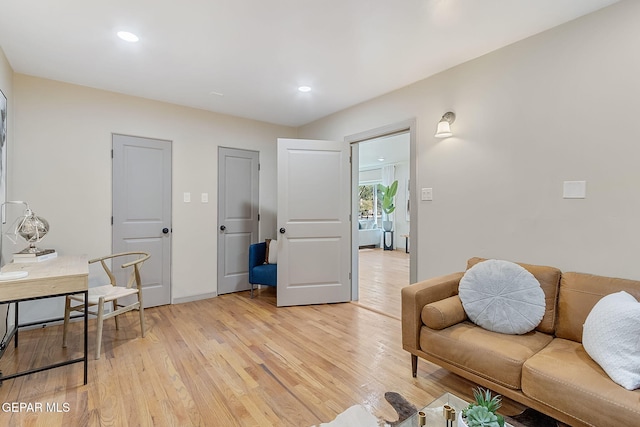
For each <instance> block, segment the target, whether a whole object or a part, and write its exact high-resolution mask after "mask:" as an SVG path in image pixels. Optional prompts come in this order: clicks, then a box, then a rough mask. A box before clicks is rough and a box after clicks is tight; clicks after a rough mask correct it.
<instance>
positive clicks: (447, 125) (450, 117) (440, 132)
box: [435, 111, 456, 138]
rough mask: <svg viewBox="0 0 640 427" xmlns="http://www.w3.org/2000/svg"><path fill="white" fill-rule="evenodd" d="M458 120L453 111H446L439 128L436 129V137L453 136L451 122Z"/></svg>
mask: <svg viewBox="0 0 640 427" xmlns="http://www.w3.org/2000/svg"><path fill="white" fill-rule="evenodd" d="M455 121H456V115H455V114H454V113H452V112H451V111H449V112H447V113H444V116H442V119H440V121H439V122H438V129H437V130H436V134H435V137H436V138H448V137H450V136H453V133H452V132H451V123H453V122H455Z"/></svg>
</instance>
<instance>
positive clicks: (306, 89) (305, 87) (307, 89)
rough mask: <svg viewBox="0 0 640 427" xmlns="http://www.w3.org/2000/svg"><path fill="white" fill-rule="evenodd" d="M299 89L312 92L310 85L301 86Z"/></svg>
mask: <svg viewBox="0 0 640 427" xmlns="http://www.w3.org/2000/svg"><path fill="white" fill-rule="evenodd" d="M298 90H299V91H300V92H311V88H310V87H309V86H300V87H299V88H298Z"/></svg>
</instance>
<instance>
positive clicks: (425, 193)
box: [420, 188, 433, 201]
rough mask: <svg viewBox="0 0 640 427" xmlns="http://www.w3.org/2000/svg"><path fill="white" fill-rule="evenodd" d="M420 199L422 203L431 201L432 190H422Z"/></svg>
mask: <svg viewBox="0 0 640 427" xmlns="http://www.w3.org/2000/svg"><path fill="white" fill-rule="evenodd" d="M420 199H421V200H423V201H431V200H433V188H423V189H422V193H421V197H420Z"/></svg>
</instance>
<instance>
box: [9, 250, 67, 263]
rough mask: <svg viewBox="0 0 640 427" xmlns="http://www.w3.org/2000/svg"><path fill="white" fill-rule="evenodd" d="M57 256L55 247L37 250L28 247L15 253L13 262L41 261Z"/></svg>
mask: <svg viewBox="0 0 640 427" xmlns="http://www.w3.org/2000/svg"><path fill="white" fill-rule="evenodd" d="M57 256H58V253H57V252H56V251H55V249H38V251H37V252H32V251H31V249H30V248H26V249H23V250H21V251H20V252H17V253H15V254H13V262H41V261H47V260H50V259H53V258H56V257H57Z"/></svg>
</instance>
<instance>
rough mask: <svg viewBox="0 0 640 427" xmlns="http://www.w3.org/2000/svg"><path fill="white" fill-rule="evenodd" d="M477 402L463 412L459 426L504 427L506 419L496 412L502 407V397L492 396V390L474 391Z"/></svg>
mask: <svg viewBox="0 0 640 427" xmlns="http://www.w3.org/2000/svg"><path fill="white" fill-rule="evenodd" d="M473 397H474V398H475V400H476V401H475V402H473V403H470V404H469V406H468V407H467V408H466V409H463V410H462V417H460V420H459V425H461V426H469V427H480V426H485V427H504V417H503V416H502V415H500V414H497V413H496V411H497V410H498V409H500V406H502V396H500V395H499V394H498V395H496V396H491V390H489V389H486V390H485V389H482V388H481V387H477V388H474V389H473Z"/></svg>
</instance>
